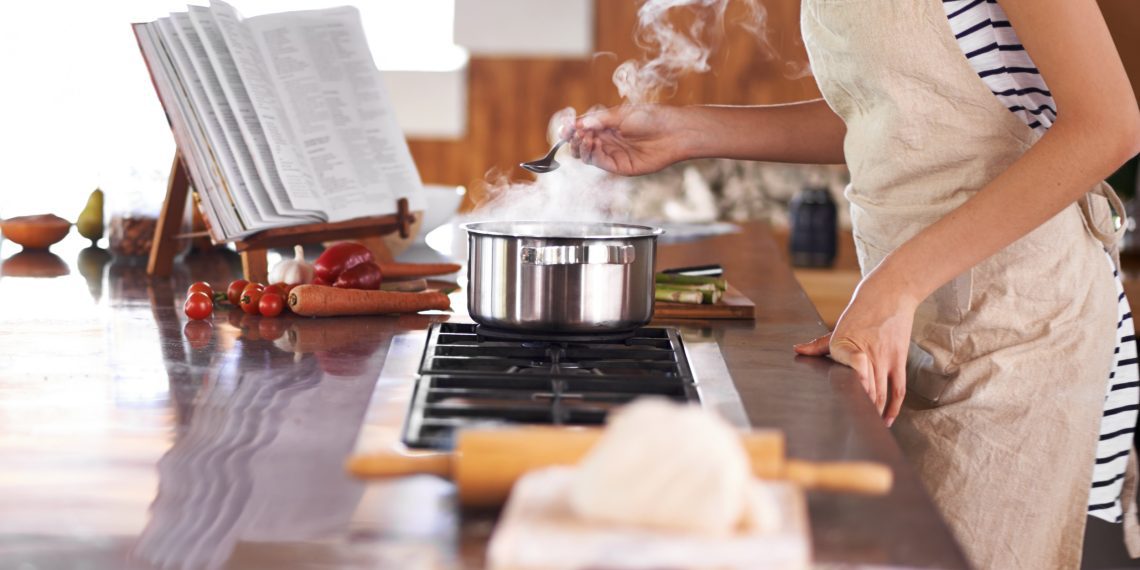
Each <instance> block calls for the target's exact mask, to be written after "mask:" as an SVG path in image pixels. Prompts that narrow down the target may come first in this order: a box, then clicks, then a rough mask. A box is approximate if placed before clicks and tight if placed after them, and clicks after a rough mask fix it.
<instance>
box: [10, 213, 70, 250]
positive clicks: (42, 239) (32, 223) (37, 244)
mask: <svg viewBox="0 0 1140 570" xmlns="http://www.w3.org/2000/svg"><path fill="white" fill-rule="evenodd" d="M70 231H71V222H69V221H67V220H65V219H63V218H61V217H59V216H56V215H53V214H40V215H38V216H20V217H17V218H8V219H7V220H4V221H0V232H3V234H4V238H5V239H9V240H11V241H14V242H16V243H18V244H20V245H22V246H24V247H25V248H27V249H47V248H48V247H50V246H51V245H52V244H54V243H56V242H58V241H59V240H61V239H63V238H64V236H66V235H67V233H68V232H70Z"/></svg>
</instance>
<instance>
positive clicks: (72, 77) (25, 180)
mask: <svg viewBox="0 0 1140 570" xmlns="http://www.w3.org/2000/svg"><path fill="white" fill-rule="evenodd" d="M345 3H346V2H344V1H340V2H336V1H330V0H234V1H232V2H231V4H233V5H234V6H235V7H237V9H238V10H239V11H241V12H242V14H243V15H245V16H247V17H249V16H255V15H258V14H264V13H269V12H284V11H291V10H304V9H317V8H327V7H332V6H342V5H344V4H345ZM185 7H186V2H185V1H183V2H172V1H169V0H116V1H115V2H92V1H90V0H64V1H55V2H17V3H13V4H12V5H11V6H7V7H6V8H5V9H6V13H5V17H4V18H0V74H2V77H3V78H4V81H3V88H2V89H0V132H2V133H3V137H0V165H2V166H3V168H2V169H0V218H7V217H11V216H19V215H26V214H39V213H54V214H57V215H60V216H63V217H64V218H68V219H71V220H74V218H75V217H76V216H77V215H78V214H79V211H80V210H81V209H82V208H83V204H84V202H85V201H86V199H87V194H88V193H89V192H90V191H91V190H92V189H93V188H95V187H96V186H101V187H102V188H103V189H104V191H106V192H107V209H108V213H109V214H110V213H111V212H113V211H122V210H127V209H133V210H138V211H152V212H155V213H156V212H157V210H158V207H159V206H160V205H161V203H162V197H163V195H164V193H165V191H166V175H167V171H168V170H169V167H170V161H171V158H172V157H173V156H174V142H173V139H172V137H171V135H170V128H169V127H168V126H167V123H166V118H165V116H164V114H163V111H162V107H161V105H159V103H158V99H157V97H156V96H155V93H154V88H153V87H152V86H151V83H150V78H149V76H148V75H147V72H146V67H145V65H144V64H143V60H142V56H140V55H139V50H138V46H137V44H136V43H135V39H134V35H133V34H132V33H131V28H130V25H129V24H130V23H131V22H139V21H150V20H153V19H155V18H158V17H161V16H164V15H166V14H167V13H168V12H171V11H182V10H185V9H186V8H185ZM358 8H359V10H360V13H361V18H362V21H363V24H364V29H365V33H366V34H367V36H368V41H369V45H370V46H371V47H372V52H373V57H374V59H375V60H376V63H377V66H378V67H380V69H382V70H409V69H422V70H429V71H430V70H449V69H458V68H460V67H462V65H463V64H464V62H465V61H466V53H465V52H464V51H463V50H462V49H461V48H459V47H457V46H455V45H454V42H453V41H452V29H453V23H454V22H453V19H454V14H455V8H454V0H369V1H368V2H362V3H360V5H359V6H358Z"/></svg>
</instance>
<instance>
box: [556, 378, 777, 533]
mask: <svg viewBox="0 0 1140 570" xmlns="http://www.w3.org/2000/svg"><path fill="white" fill-rule="evenodd" d="M751 485H752V470H751V465H750V463H749V458H748V455H747V453H746V452H745V450H744V448H743V446H742V445H741V443H740V438H739V435H738V434H737V433H736V431H735V430H733V429H732V427H731V426H729V425H728V424H727V423H726V422H725V421H724V420H723V419H721V418H720V417H719V416H717V415H715V414H713V413H712V412H708V411H705V410H702V409H701V408H699V407H697V406H686V405H678V404H674V403H672V402H669V401H667V400H662V399H644V400H639V401H637V402H635V403H633V404H631V405H629V406H627V407H626V408H624V409H622V410H619V411H618V412H615V413H614V414H612V415H611V417H610V421H609V425H608V426H607V427H606V431H605V433H604V434H603V436H602V438H601V440H600V441H599V442H598V443H597V444H596V445H595V446H594V447H593V448H592V449H591V450H590V453H589V454H587V456H586V457H585V458H584V459H583V460H582V462H581V463H580V464H579V465H578V470H577V473H576V475H575V478H574V482H573V484H572V485H571V490H570V497H569V499H570V505H571V508H572V509H573V510H574V512H575V514H576V515H577V516H579V517H581V518H583V519H587V520H593V521H599V522H607V523H618V524H629V525H638V526H649V527H656V528H663V529H671V530H678V531H687V532H700V533H705V534H711V535H726V534H730V533H732V532H734V531H736V530H738V529H740V528H741V526H742V525H744V524H747V523H750V522H751V521H752V520H753V519H754V517H752V516H751V515H750V511H752V510H753V509H755V508H756V506H755V505H754V504H753V503H755V502H756V501H757V500H758V498H757V497H756V496H755V494H754V492H753V491H752V490H751V489H750V487H751ZM760 500H763V499H762V498H761V499H760Z"/></svg>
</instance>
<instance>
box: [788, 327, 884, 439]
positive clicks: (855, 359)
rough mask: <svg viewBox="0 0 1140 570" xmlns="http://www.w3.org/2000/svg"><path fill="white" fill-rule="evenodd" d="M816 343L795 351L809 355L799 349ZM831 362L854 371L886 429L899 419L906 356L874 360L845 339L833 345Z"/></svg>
mask: <svg viewBox="0 0 1140 570" xmlns="http://www.w3.org/2000/svg"><path fill="white" fill-rule="evenodd" d="M816 340H817V341H818V340H819V339H816ZM815 342H816V341H812V342H810V343H806V344H804V345H797V347H796V349H797V350H796V351H797V352H800V354H808V353H807V352H801V350H800V347H804V349H805V350H807V349H809V348H810V347H812V346H813V345H814V344H815ZM831 358H832V359H833V360H835V361H836V362H839V363H840V364H846V365H847V366H850V367H851V368H853V369H854V370H855V373H856V374H857V375H858V376H859V383H860V384H861V385H862V386H863V390H864V391H866V392H867V396H868V397H869V398H870V399H871V402H872V403H873V404H874V405H875V409H876V410H878V412H879V415H880V416H882V418H883V421H884V422H886V424H887V427H890V426H891V424H893V423H894V422H895V419H896V418H898V416H899V412H900V411H901V410H902V404H903V400H904V399H905V397H906V354H900V355H897V356H894V357H889V358H888V357H883V356H875V355H873V354H872V353H870V352H868V351H865V350H863V349H861V348H859V347H858V345H856V344H855V343H854V342H851V341H849V340H846V339H844V340H840V341H837V342H835V343H832V345H831Z"/></svg>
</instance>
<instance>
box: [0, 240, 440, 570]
mask: <svg viewBox="0 0 1140 570" xmlns="http://www.w3.org/2000/svg"><path fill="white" fill-rule="evenodd" d="M0 243H2V245H0V259H3V262H2V263H0V268H3V270H4V271H3V273H0V315H3V319H2V321H0V362H2V363H3V364H0V458H2V462H3V464H4V465H5V469H4V470H3V473H0V489H2V492H0V568H6V567H9V565H10V564H12V565H14V566H12V567H19V568H30V569H32V568H71V567H79V566H77V565H81V566H83V567H87V568H124V567H125V568H140V569H141V568H165V569H190V568H222V567H241V568H279V567H281V566H282V565H284V564H288V565H290V566H294V565H296V566H304V565H317V566H335V567H360V568H379V567H399V568H445V567H451V566H452V563H451V562H449V561H450V560H452V559H453V558H454V554H451V553H453V552H454V551H455V545H454V543H455V541H456V540H457V539H456V537H457V534H458V531H457V529H458V522H457V520H456V519H455V516H454V514H453V509H452V508H451V501H452V498H451V497H452V490H451V488H450V486H449V485H447V484H446V483H443V482H442V481H437V480H432V479H430V478H418V479H415V480H408V481H402V482H398V483H393V484H390V485H368V486H365V485H364V484H362V483H360V482H357V481H355V480H353V479H351V478H349V477H348V476H347V475H346V474H345V471H344V469H343V464H344V461H345V459H346V458H347V457H348V455H349V454H350V453H351V452H352V450H353V448H354V445H355V443H356V440H357V436H358V434H359V432H360V430H361V427H362V425H364V424H365V416H366V414H369V413H372V414H377V413H380V414H381V417H377V418H374V419H375V420H376V421H379V422H381V423H382V424H383V425H387V426H389V429H380V430H373V432H372V433H373V442H374V443H375V433H377V432H379V433H380V434H381V439H383V438H384V437H390V438H391V439H392V440H394V439H395V437H396V435H395V429H394V427H393V426H398V423H399V420H400V419H401V418H400V417H396V418H391V417H389V416H391V415H392V414H393V413H397V414H399V413H402V412H401V411H400V410H393V409H392V408H391V407H390V406H388V407H384V405H385V404H386V403H387V402H388V401H389V400H390V398H388V397H386V396H385V393H386V391H387V392H390V391H393V390H395V391H400V390H402V389H404V387H403V386H402V384H405V383H407V384H408V387H409V388H410V378H408V379H405V380H407V381H408V382H388V383H386V384H385V385H384V386H383V387H378V383H377V379H378V378H379V377H380V373H381V369H382V368H383V366H384V359H385V354H386V350H383V349H384V348H385V347H386V345H387V343H388V342H389V340H390V338H391V336H392V335H393V334H395V333H397V332H399V331H400V330H417V329H422V328H424V327H426V326H427V323H428V322H430V320H431V318H433V317H418V316H415V317H406V318H404V319H375V318H363V317H362V318H342V319H301V318H294V317H288V316H286V317H281V318H276V319H269V318H262V317H258V316H250V315H245V314H244V313H242V312H241V311H239V310H236V309H231V308H229V307H225V306H221V305H219V307H218V308H217V310H216V312H215V314H214V315H213V318H212V319H210V320H204V321H188V319H186V317H185V316H184V315H183V314H182V311H181V302H182V300H183V298H184V294H185V293H184V291H185V287H186V286H187V285H188V284H189V283H190V282H192V281H196V280H208V281H210V282H211V283H214V284H215V285H216V286H217V285H222V284H224V283H227V282H228V281H229V279H231V278H232V276H234V275H237V274H238V272H239V267H240V263H239V260H238V258H237V256H236V254H233V253H232V252H229V251H227V250H219V251H218V252H216V253H211V254H208V255H190V256H188V257H186V258H185V259H184V260H183V262H182V263H180V264H178V265H176V270H175V274H174V275H173V276H172V277H170V278H168V279H158V280H151V279H149V278H148V277H147V276H146V260H145V259H141V258H122V257H120V258H115V257H113V256H111V255H110V254H109V253H108V252H106V251H105V250H103V249H100V248H91V247H87V248H84V247H82V244H84V243H85V242H82V241H80V240H65V241H64V242H62V243H60V244H58V245H56V246H55V247H53V248H52V251H50V252H49V251H35V252H31V251H13V250H14V249H15V250H18V246H15V245H14V244H12V243H11V242H0ZM73 269H74V270H73ZM434 318H439V317H434ZM401 322H402V323H404V325H403V326H400V325H399V324H398V323H401ZM374 392H377V394H374ZM372 402H379V403H380V405H381V408H382V409H381V410H379V411H377V410H372V411H371V412H370V411H369V406H370V403H372ZM385 432H387V433H388V435H387V436H385V435H384V434H385ZM156 465H157V469H156V468H155V466H156ZM432 505H436V508H435V509H432V508H431V507H432ZM413 510H414V511H416V512H417V513H418V514H417V515H415V516H406V513H407V512H410V511H413ZM385 521H387V523H385ZM396 521H401V524H397V523H396ZM409 521H418V522H415V523H414V524H408V523H409Z"/></svg>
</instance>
